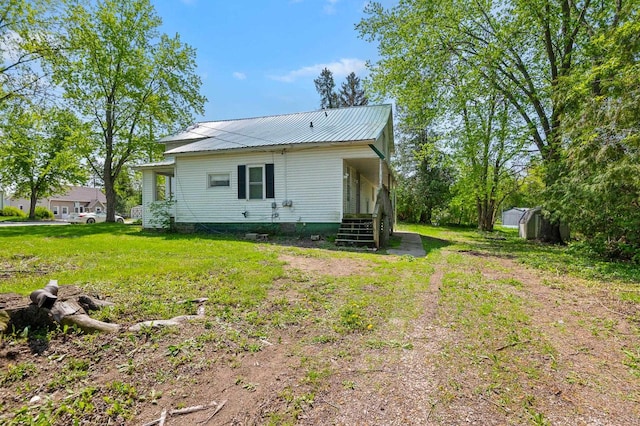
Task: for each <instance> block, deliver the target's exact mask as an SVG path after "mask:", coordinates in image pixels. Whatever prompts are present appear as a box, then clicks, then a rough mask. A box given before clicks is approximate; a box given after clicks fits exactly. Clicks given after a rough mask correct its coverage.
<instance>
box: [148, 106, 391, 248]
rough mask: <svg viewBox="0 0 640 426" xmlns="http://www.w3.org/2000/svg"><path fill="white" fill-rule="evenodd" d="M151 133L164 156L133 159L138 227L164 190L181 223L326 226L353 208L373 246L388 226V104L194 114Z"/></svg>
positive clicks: (152, 223) (302, 229)
mask: <svg viewBox="0 0 640 426" xmlns="http://www.w3.org/2000/svg"><path fill="white" fill-rule="evenodd" d="M158 142H159V143H161V144H164V145H165V153H164V156H165V159H164V160H163V161H161V162H158V163H151V164H144V165H140V166H138V167H137V169H138V170H141V171H142V176H143V192H142V204H143V209H144V210H143V221H142V222H143V226H144V227H146V228H153V227H158V226H159V225H158V221H157V219H158V217H157V215H156V217H154V212H156V211H157V208H154V207H153V205H154V203H159V202H162V201H163V200H169V199H170V200H172V202H171V203H169V204H170V211H169V214H170V216H172V219H173V221H174V222H175V225H176V227H178V228H179V229H180V230H183V231H193V230H203V231H207V230H209V231H214V232H265V233H267V232H277V233H293V234H300V235H309V234H336V233H338V229H339V228H340V226H341V223H342V221H343V219H346V218H352V217H362V218H364V220H367V219H368V221H369V223H368V224H365V225H362V227H364V228H367V229H373V233H374V235H373V239H374V240H375V245H376V246H378V245H380V243H381V242H382V243H384V240H385V238H386V237H388V235H389V232H390V231H391V230H392V227H393V223H394V210H393V206H392V204H391V199H392V197H391V196H390V189H391V188H392V185H393V178H392V173H391V169H390V163H389V162H390V157H391V155H392V153H393V152H394V142H393V119H392V112H391V105H373V106H361V107H350V108H339V109H329V110H320V111H313V112H303V113H295V114H287V115H277V116H268V117H259V118H247V119H239V120H226V121H213V122H203V123H199V124H196V125H193V126H191V127H189V128H188V129H186V130H185V131H183V132H181V133H178V134H176V135H174V136H169V137H165V138H162V139H160V140H159V141H158ZM157 205H159V204H156V206H157ZM380 230H382V231H383V232H380ZM338 237H340V235H338ZM353 239H354V240H355V239H357V238H356V237H354V238H353ZM344 240H345V242H346V243H349V242H354V241H352V240H351V239H350V238H347V237H345V238H344Z"/></svg>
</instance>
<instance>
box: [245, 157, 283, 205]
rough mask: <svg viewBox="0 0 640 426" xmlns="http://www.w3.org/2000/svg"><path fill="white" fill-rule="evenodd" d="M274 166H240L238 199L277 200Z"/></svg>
mask: <svg viewBox="0 0 640 426" xmlns="http://www.w3.org/2000/svg"><path fill="white" fill-rule="evenodd" d="M274 176H275V175H274V165H273V164H264V165H259V166H244V165H240V166H238V199H249V200H262V199H265V198H275V185H274V181H275V179H274Z"/></svg>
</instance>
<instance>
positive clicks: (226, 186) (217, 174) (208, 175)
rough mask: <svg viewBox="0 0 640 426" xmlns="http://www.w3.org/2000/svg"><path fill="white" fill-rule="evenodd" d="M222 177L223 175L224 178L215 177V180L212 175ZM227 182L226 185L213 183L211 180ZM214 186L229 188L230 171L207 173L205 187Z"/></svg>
mask: <svg viewBox="0 0 640 426" xmlns="http://www.w3.org/2000/svg"><path fill="white" fill-rule="evenodd" d="M214 176H215V177H218V178H220V177H222V176H224V177H225V178H226V179H217V180H215V181H213V180H212V178H213V177H214ZM225 181H226V182H227V184H226V185H213V184H212V183H213V182H225ZM214 188H231V173H225V172H223V173H207V189H214Z"/></svg>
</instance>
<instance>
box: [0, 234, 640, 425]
mask: <svg viewBox="0 0 640 426" xmlns="http://www.w3.org/2000/svg"><path fill="white" fill-rule="evenodd" d="M400 229H401V230H410V231H414V232H417V233H419V234H421V235H422V238H423V246H424V248H425V250H426V252H427V256H426V257H425V258H420V259H416V258H413V257H410V256H402V257H398V256H388V255H385V254H384V253H374V252H368V251H345V250H336V249H335V247H333V246H332V245H331V244H329V243H326V242H324V243H323V242H320V243H317V244H316V245H315V246H312V247H309V245H310V243H308V242H307V243H306V244H305V247H303V246H301V245H298V244H297V243H298V241H286V240H279V239H275V238H274V239H272V241H271V242H266V243H263V242H248V241H243V240H239V239H236V238H233V237H227V236H212V235H178V234H160V233H149V232H145V231H142V230H141V229H140V228H139V227H137V226H128V225H120V224H94V225H90V226H85V225H79V226H60V227H56V226H41V227H36V226H33V227H6V228H0V243H1V245H2V250H1V251H0V293H19V294H21V295H24V297H25V298H26V297H27V295H28V294H29V293H30V292H31V291H32V290H34V289H38V288H41V287H43V285H45V284H46V283H47V282H48V281H49V280H50V279H56V280H58V282H59V284H60V285H61V286H76V287H79V288H81V289H83V290H84V291H85V292H86V293H88V294H94V295H99V296H100V297H104V298H107V299H108V300H110V301H112V302H114V303H115V306H113V307H111V308H106V309H104V310H102V311H99V312H97V313H95V314H92V316H94V317H96V318H97V319H100V320H103V321H108V322H114V323H118V324H122V325H123V326H128V325H131V324H134V323H137V322H140V321H146V320H154V319H168V318H172V317H175V316H177V315H184V314H194V313H195V311H196V306H194V305H193V304H191V303H184V301H185V300H190V299H196V298H202V297H206V298H208V301H207V302H206V303H205V305H204V306H205V316H204V318H201V319H197V320H195V321H193V322H190V323H187V324H185V325H184V326H183V327H180V328H178V327H169V328H153V327H146V328H143V329H142V330H141V331H139V332H129V331H126V328H125V329H124V330H123V331H121V332H119V333H114V334H110V335H107V334H99V335H84V334H82V333H79V332H77V331H76V330H73V329H68V328H58V329H56V330H49V331H37V330H16V331H15V333H9V334H7V335H4V336H2V337H0V339H1V340H0V424H9V425H14V424H15V425H18V424H37V425H49V424H60V425H62V424H73V423H74V422H78V423H84V424H107V423H111V424H143V423H145V422H147V421H150V420H152V419H154V418H157V417H158V416H159V414H160V411H161V408H162V407H164V408H184V407H188V406H195V405H200V404H206V403H208V402H209V401H212V400H214V399H215V400H216V401H218V402H220V400H223V399H224V400H225V401H228V402H227V403H226V405H225V406H224V409H222V410H221V411H220V413H219V414H216V415H217V417H216V418H215V419H216V421H217V422H223V423H224V422H230V423H232V422H236V423H260V424H274V425H276V424H296V423H297V422H299V421H301V420H304V422H305V423H306V424H323V423H324V422H329V423H332V422H333V423H336V422H337V423H342V424H356V423H363V422H365V421H371V422H373V423H378V424H385V423H388V422H389V421H390V420H398V418H397V417H394V415H393V410H392V409H393V407H394V405H393V404H391V403H390V402H388V401H392V400H393V401H396V402H395V403H394V404H396V406H397V407H403V405H402V404H406V405H407V407H405V408H406V409H407V410H409V409H413V408H412V407H422V408H423V411H422V412H421V413H417V414H415V415H416V416H417V417H415V419H416V420H415V421H416V422H418V419H422V421H426V420H428V421H429V422H432V423H433V424H453V423H461V422H463V421H464V419H465V417H469V416H471V418H473V419H475V420H478V421H480V422H481V423H483V422H494V421H495V422H498V423H500V424H554V423H556V422H560V423H562V422H563V421H566V422H569V423H571V422H573V423H580V422H581V421H584V418H583V417H580V416H582V414H581V413H583V412H585V411H589V410H590V409H591V408H592V407H587V406H584V405H580V403H579V402H576V405H575V406H571V407H569V408H568V407H567V406H566V405H562V404H560V403H554V402H553V401H550V400H549V398H548V395H547V394H549V395H553V392H556V391H555V390H549V389H551V388H554V386H555V387H556V388H560V390H561V393H560V394H561V395H563V396H565V395H566V396H567V398H569V395H570V397H571V400H572V401H582V400H585V401H586V400H588V401H593V398H595V397H594V395H601V394H603V393H606V394H607V395H608V396H607V398H609V399H608V400H606V401H604V402H602V404H607V405H608V406H609V407H610V408H608V409H607V410H609V411H608V412H614V413H629V415H635V414H636V413H635V412H634V409H633V407H634V403H635V404H637V403H638V401H639V400H640V344H638V343H637V342H638V341H640V331H639V325H640V312H638V310H637V306H638V304H640V298H639V295H640V292H639V286H640V285H639V283H640V274H639V273H638V269H637V266H634V265H629V264H611V263H605V262H600V261H596V260H593V259H590V258H588V257H587V256H585V255H583V254H581V252H579V251H576V250H574V249H572V248H571V247H569V248H566V247H549V246H544V245H540V244H535V243H527V242H524V241H522V240H519V239H518V238H517V235H516V234H515V231H513V230H508V229H500V230H498V231H497V232H495V233H491V234H481V233H478V232H477V231H475V230H471V229H456V228H446V227H426V226H409V225H402V226H401V227H400ZM394 241H395V240H394ZM395 244H396V245H397V244H398V241H395ZM594 298H595V299H594ZM597 298H600V299H597ZM592 300H600V302H599V304H597V303H596V304H594V303H593V302H592ZM550 318H553V320H550ZM554 321H555V322H554ZM573 336H582V337H581V338H582V339H585V340H584V341H581V342H580V343H575V344H572V345H570V347H569V346H568V345H567V341H569V340H570V339H571V338H573ZM634 342H635V344H634ZM574 352H575V353H578V354H582V355H584V356H585V357H587V358H585V363H584V365H583V364H582V359H579V358H576V356H575V355H570V354H573V353H574ZM582 355H580V356H582ZM420 357H425V358H420ZM588 357H591V358H588ZM425 359H426V360H425ZM599 359H601V360H606V363H607V364H606V374H605V373H602V374H603V375H602V376H600V375H598V374H600V372H598V371H592V370H591V369H590V368H591V367H589V366H590V365H592V364H593V362H594V361H595V360H599ZM587 361H589V362H591V364H590V363H589V362H587ZM603 362H604V361H603ZM600 366H601V367H602V364H601V365H600ZM604 370H605V369H604V368H603V371H604ZM390 371H392V372H393V374H391V375H389V374H390V373H389V372H390ZM612 373H615V375H616V376H617V377H621V378H622V380H624V383H625V384H624V386H622V385H616V384H615V383H613V382H610V379H609V378H608V377H609V376H611V374H612ZM409 377H412V379H411V380H409V379H408V378H409ZM413 383H422V385H421V386H422V388H420V389H419V390H418V391H411V385H412V384H413ZM576 383H578V384H576ZM554 389H555V388H554ZM560 394H558V395H560ZM34 396H37V397H38V400H37V402H35V403H34V402H30V401H32V398H34ZM378 400H380V401H387V402H386V403H383V402H380V404H381V405H382V406H384V404H387V405H388V408H389V409H387V410H386V411H384V409H383V411H380V410H378V411H377V412H375V413H373V411H371V410H370V409H369V408H367V407H370V406H372V405H375V403H376V402H375V401H378ZM589 403H590V404H598V402H597V401H596V402H589ZM359 404H361V405H359ZM474 404H480V405H474ZM554 404H555V405H554ZM425 407H426V408H425ZM429 407H430V408H429ZM469 407H473V409H474V410H475V411H474V412H475V413H476V415H475V416H476V417H474V415H470V414H469V413H468V412H467V411H465V410H469V409H470V408H469ZM595 407H596V409H597V408H598V407H599V406H597V405H596V406H595ZM629 407H631V408H629ZM635 407H636V411H638V410H637V405H635ZM367 410H369V411H367ZM605 411H606V410H605ZM364 412H368V413H369V414H367V415H366V416H365V415H364V414H363V413H364ZM589 412H590V411H589ZM376 413H377V414H376ZM478 413H482V414H478ZM374 414H375V415H376V416H378V417H370V416H372V415H374ZM385 415H386V416H390V417H384V416H385ZM420 415H422V417H420ZM603 415H605V417H603V418H599V417H598V418H597V419H596V420H599V421H604V422H605V423H607V420H611V418H610V417H606V415H607V413H604V414H603ZM359 416H360V417H359ZM363 416H364V417H363ZM367 416H369V417H367ZM477 416H481V417H477ZM205 418H206V416H205ZM186 419H187V417H185V418H183V421H184V422H187V423H188V421H192V422H193V420H186ZM376 419H378V420H376ZM173 421H174V422H176V423H169V424H180V419H179V418H174V419H173ZM187 423H184V424H187ZM569 423H567V424H569ZM587 423H588V422H587ZM189 424H191V423H189ZM416 424H419V422H418V423H416ZM619 424H626V423H624V422H620V423H619Z"/></svg>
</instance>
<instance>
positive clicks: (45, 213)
mask: <svg viewBox="0 0 640 426" xmlns="http://www.w3.org/2000/svg"><path fill="white" fill-rule="evenodd" d="M35 215H36V219H53V217H54V216H53V212H52V211H51V210H49V209H48V208H46V207H42V206H36V211H35Z"/></svg>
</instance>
